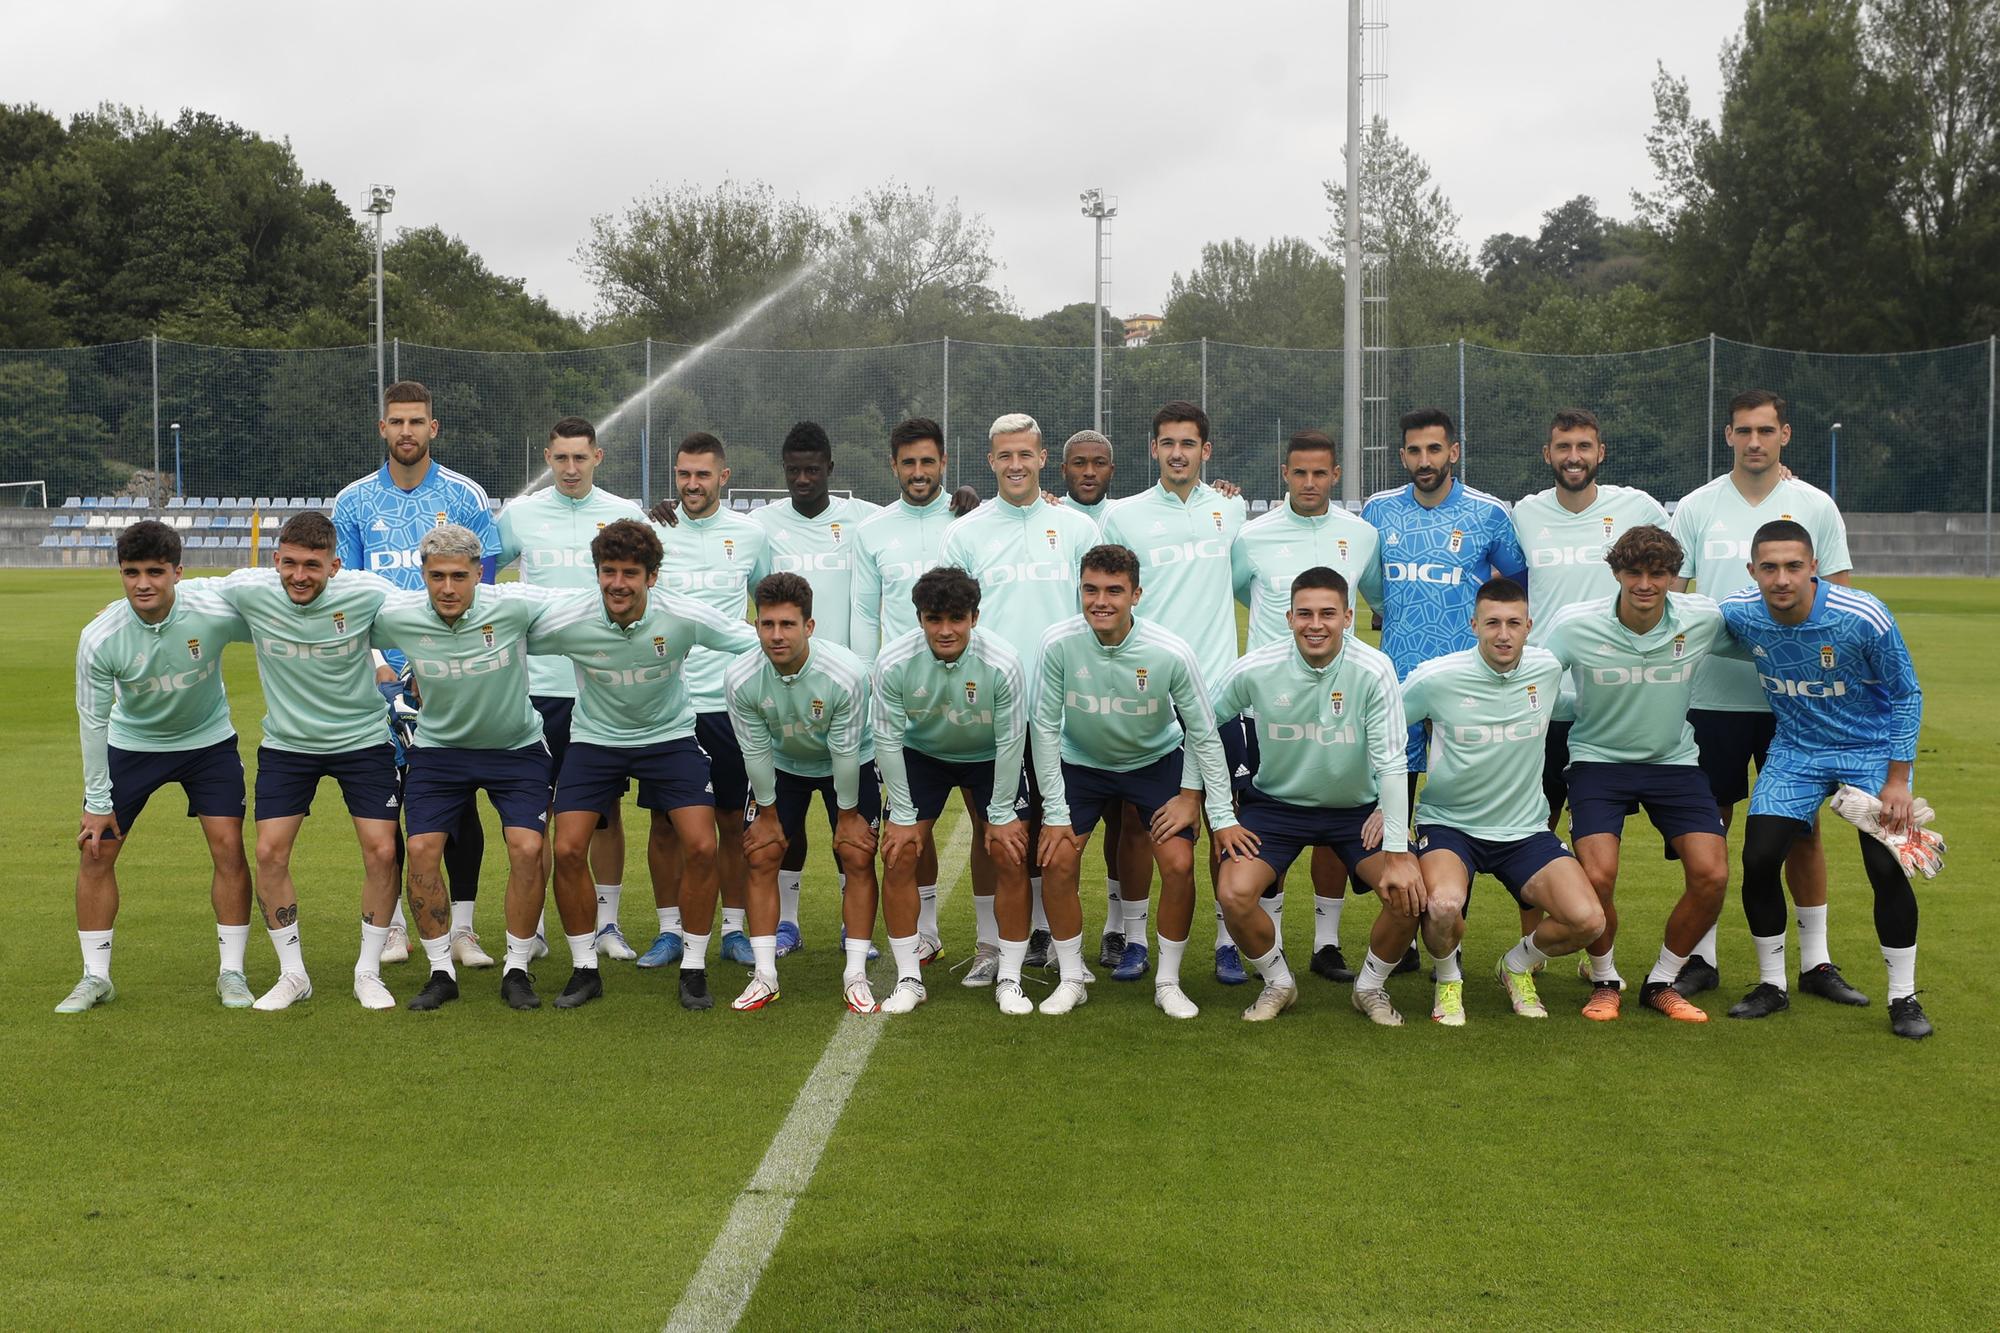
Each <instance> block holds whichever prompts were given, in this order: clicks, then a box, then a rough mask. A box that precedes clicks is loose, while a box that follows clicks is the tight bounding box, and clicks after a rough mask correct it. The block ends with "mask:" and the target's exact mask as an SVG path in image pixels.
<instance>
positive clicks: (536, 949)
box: [528, 926, 549, 963]
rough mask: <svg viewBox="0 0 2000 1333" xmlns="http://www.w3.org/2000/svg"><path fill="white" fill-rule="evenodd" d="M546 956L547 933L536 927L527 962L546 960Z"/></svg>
mask: <svg viewBox="0 0 2000 1333" xmlns="http://www.w3.org/2000/svg"><path fill="white" fill-rule="evenodd" d="M548 956H549V933H548V932H547V931H546V930H543V929H542V928H541V927H540V926H537V927H535V943H534V945H533V946H532V947H531V948H530V949H529V950H528V961H529V962H531V963H532V962H534V961H535V960H536V959H538V958H547V957H548Z"/></svg>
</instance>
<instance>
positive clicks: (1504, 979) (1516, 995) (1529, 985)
mask: <svg viewBox="0 0 2000 1333" xmlns="http://www.w3.org/2000/svg"><path fill="white" fill-rule="evenodd" d="M1493 979H1494V980H1496V981H1498V982H1499V983H1500V988H1501V989H1502V990H1504V991H1506V992H1507V1003H1509V1004H1511V1005H1513V1006H1514V1013H1515V1014H1516V1015H1518V1016H1519V1017H1521V1018H1547V1017H1548V1016H1549V1011H1548V1010H1547V1009H1545V1008H1543V1007H1542V997H1541V996H1539V995H1537V994H1536V993H1535V974H1534V973H1532V972H1509V971H1508V970H1507V959H1506V956H1505V955H1502V956H1501V958H1500V961H1499V962H1497V963H1495V964H1494V965H1493Z"/></svg>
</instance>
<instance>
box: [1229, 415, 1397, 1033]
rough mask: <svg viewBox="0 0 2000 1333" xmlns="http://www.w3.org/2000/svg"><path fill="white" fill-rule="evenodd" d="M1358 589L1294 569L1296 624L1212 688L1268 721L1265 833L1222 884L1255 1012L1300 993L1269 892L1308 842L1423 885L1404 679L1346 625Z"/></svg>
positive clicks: (1283, 1006)
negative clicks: (1251, 978)
mask: <svg viewBox="0 0 2000 1333" xmlns="http://www.w3.org/2000/svg"><path fill="white" fill-rule="evenodd" d="M1295 438H1296V437H1295ZM1293 458H1294V460H1296V458H1297V455H1296V454H1295V455H1293ZM1287 471H1288V473H1289V468H1288V469H1287ZM1250 526H1251V527H1255V526H1256V524H1254V523H1253V524H1251V525H1250ZM1245 531H1246V532H1247V531H1249V529H1248V528H1246V529H1245ZM1347 599H1348V584H1347V579H1346V577H1345V576H1344V575H1343V574H1341V573H1340V572H1339V571H1338V570H1335V569H1331V568H1328V567H1327V566H1324V565H1316V566H1314V567H1312V568H1309V569H1304V570H1301V571H1300V572H1299V573H1297V574H1295V575H1293V576H1292V583H1291V590H1290V600H1291V604H1292V605H1291V609H1290V610H1289V611H1288V612H1286V617H1285V618H1286V623H1287V626H1288V628H1289V630H1290V633H1289V634H1288V635H1287V637H1285V638H1284V639H1279V640H1273V641H1272V642H1269V643H1266V644H1263V645H1262V646H1260V647H1257V648H1253V649H1251V650H1250V651H1249V652H1248V653H1246V654H1245V655H1244V656H1243V657H1241V658H1239V659H1238V660H1237V661H1236V663H1235V664H1234V665H1232V666H1231V667H1230V668H1229V670H1227V671H1225V672H1224V673H1223V675H1222V679H1221V680H1220V681H1219V682H1218V683H1217V684H1216V687H1215V691H1214V694H1213V699H1214V704H1215V715H1216V716H1217V717H1234V716H1237V715H1239V714H1240V715H1242V716H1243V717H1244V718H1246V719H1247V720H1248V721H1249V723H1250V724H1251V725H1252V726H1254V727H1255V728H1256V729H1257V742H1258V748H1259V752H1260V755H1259V762H1258V766H1257V772H1256V776H1255V780H1254V781H1253V782H1252V783H1251V785H1249V786H1248V787H1246V788H1243V789H1241V790H1239V792H1238V795H1237V810H1236V813H1237V817H1238V818H1239V819H1241V820H1242V821H1243V827H1244V828H1246V829H1248V830H1249V831H1250V832H1251V833H1252V834H1254V835H1255V836H1256V839H1257V849H1256V854H1255V855H1254V856H1253V857H1250V858H1246V859H1235V860H1230V861H1227V862H1224V863H1223V867H1222V879H1221V881H1220V882H1219V883H1218V885H1217V886H1216V887H1217V892H1218V894H1219V895H1220V896H1221V899H1222V906H1223V910H1224V911H1225V912H1227V913H1228V915H1229V927H1230V933H1231V934H1232V935H1234V936H1235V938H1236V939H1237V941H1238V942H1239V943H1240V944H1241V945H1242V947H1243V949H1244V951H1245V952H1246V953H1248V954H1249V955H1250V962H1251V965H1252V966H1254V967H1255V968H1256V969H1257V972H1258V974H1259V975H1260V976H1262V977H1263V978H1264V989H1263V992H1262V993H1261V994H1259V995H1258V996H1257V999H1256V1000H1255V1002H1253V1003H1252V1004H1251V1005H1250V1007H1249V1008H1248V1009H1245V1010H1244V1011H1243V1017H1244V1018H1246V1019H1248V1020H1249V1021H1251V1022H1264V1021H1267V1020H1269V1019H1273V1018H1276V1017H1277V1016H1278V1015H1279V1014H1281V1013H1283V1012H1284V1011H1285V1010H1287V1009H1289V1008H1291V1007H1292V1004H1293V1002H1294V1001H1296V1000H1297V999H1298V994H1299V990H1298V984H1297V982H1295V981H1294V980H1293V979H1292V972H1291V968H1290V967H1288V966H1287V965H1286V963H1285V954H1284V948H1283V942H1282V941H1281V939H1280V938H1279V934H1278V931H1277V929H1276V926H1275V923H1274V922H1273V921H1272V920H1271V919H1270V918H1269V917H1268V916H1267V915H1266V914H1265V912H1264V911H1263V910H1262V909H1261V908H1260V906H1259V904H1260V902H1261V901H1262V899H1263V895H1264V894H1265V892H1266V891H1267V890H1269V889H1270V887H1271V886H1272V885H1274V884H1282V883H1283V882H1284V878H1285V871H1286V870H1287V869H1288V868H1289V867H1290V866H1291V863H1292V862H1293V861H1294V860H1296V859H1297V857H1298V854H1299V853H1300V852H1301V851H1303V850H1304V849H1305V848H1307V847H1312V848H1313V849H1314V850H1315V851H1317V850H1318V849H1320V848H1329V849H1331V851H1332V854H1333V855H1334V856H1336V857H1337V858H1338V859H1339V864H1340V865H1341V867H1342V871H1341V873H1342V876H1343V878H1344V877H1345V874H1346V870H1345V867H1347V866H1353V867H1354V873H1355V874H1356V875H1358V876H1360V878H1361V882H1362V883H1364V884H1366V885H1368V886H1369V887H1370V888H1373V889H1378V890H1379V891H1381V892H1382V893H1383V894H1384V896H1385V897H1395V896H1401V897H1404V898H1409V897H1411V896H1414V895H1419V894H1421V892H1422V887H1423V886H1422V880H1421V877H1420V875H1419V872H1418V869H1417V860H1416V857H1415V856H1413V855H1412V854H1411V853H1410V850H1409V836H1408V829H1409V822H1410V806H1409V787H1408V785H1407V784H1406V782H1405V780H1404V771H1405V770H1404V765H1405V764H1406V763H1407V762H1408V761H1407V760H1406V758H1405V756H1404V746H1405V744H1406V743H1407V740H1408V736H1409V728H1408V726H1407V725H1406V724H1405V723H1404V720H1403V697H1402V691H1401V687H1400V686H1399V685H1398V683H1397V680H1396V668H1395V665H1394V664H1393V663H1392V662H1390V661H1389V659H1388V657H1387V656H1386V655H1385V654H1383V653H1381V652H1378V651H1377V650H1376V649H1374V648H1371V647H1369V646H1368V645H1367V644H1366V643H1364V642H1362V641H1361V640H1360V639H1357V638H1353V637H1350V636H1349V635H1348V630H1349V629H1350V628H1351V627H1352V626H1353V624H1354V611H1353V608H1352V607H1350V606H1349V605H1348V600H1347ZM1378 811H1379V819H1378V818H1377V815H1378ZM1375 824H1379V832H1378V831H1377V830H1376V829H1375V828H1372V827H1371V825H1375ZM1315 943H1316V944H1317V942H1315ZM1314 953H1315V956H1317V953H1318V948H1317V947H1316V948H1315V950H1314Z"/></svg>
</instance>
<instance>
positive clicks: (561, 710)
mask: <svg viewBox="0 0 2000 1333" xmlns="http://www.w3.org/2000/svg"><path fill="white" fill-rule="evenodd" d="M542 461H543V462H544V463H546V464H547V465H548V469H549V477H550V480H551V482H552V483H553V484H551V485H549V486H545V487H543V488H542V489H541V490H539V491H536V492H534V493H533V494H531V495H522V496H517V497H515V498H514V499H512V500H509V501H508V502H507V504H506V507H505V508H503V509H502V510H501V511H500V559H499V564H500V566H501V567H502V568H504V567H506V566H507V565H510V564H513V563H514V562H515V561H516V560H519V561H520V562H521V582H523V583H528V584H532V585H534V586H535V587H537V588H593V589H594V588H596V587H597V586H598V575H597V573H596V571H595V570H594V569H593V565H594V563H595V562H594V561H593V560H592V559H591V555H590V543H591V541H592V540H593V539H594V538H595V537H596V536H597V534H598V533H599V532H600V531H602V530H603V528H604V526H605V525H606V524H608V523H615V522H617V521H618V520H619V519H622V518H633V519H638V518H643V517H644V515H643V514H642V513H641V512H640V510H639V506H638V505H636V504H634V503H633V502H632V501H630V500H627V499H626V498H624V497H623V496H620V495H613V494H612V493H611V492H609V491H607V490H605V489H604V488H603V487H601V486H599V485H597V484H596V476H597V469H598V467H599V465H600V464H602V463H603V462H604V450H602V449H600V448H599V447H598V445H597V428H596V427H595V426H593V425H591V424H590V423H589V422H588V421H585V420H584V419H583V418H582V417H564V418H563V419H562V420H560V421H558V422H556V424H555V425H554V426H552V427H551V428H550V429H549V442H548V444H547V446H546V447H544V448H543V450H542ZM576 692H577V683H576V672H575V671H574V670H573V669H572V668H571V666H570V664H569V661H568V660H567V659H565V658H563V657H530V658H529V659H528V697H529V700H530V701H531V702H532V703H533V704H534V705H535V711H536V712H537V713H539V714H541V717H542V734H543V736H545V737H546V738H547V739H548V742H549V776H550V778H551V779H553V778H554V777H555V776H556V775H557V774H559V773H561V772H562V765H563V756H564V755H566V754H567V753H568V752H569V741H570V725H571V715H572V713H573V712H574V710H575V708H576ZM622 806H623V802H622V801H617V802H613V803H612V805H611V808H610V809H609V810H607V811H604V812H602V813H603V816H604V823H603V826H602V827H600V828H599V829H598V830H597V832H596V835H595V836H594V837H593V838H592V840H591V845H590V864H591V865H592V867H593V868H594V869H595V871H596V879H595V881H594V883H595V885H596V889H595V892H596V895H597V951H598V952H599V953H601V954H604V955H605V956H606V957H609V958H617V959H627V960H629V959H633V958H637V957H638V956H639V955H638V954H637V953H636V952H635V951H634V950H633V948H632V946H631V945H630V944H628V943H627V942H626V940H625V934H624V932H623V931H621V930H620V929H619V928H618V900H619V898H620V896H621V894H622V893H623V885H624V879H625V824H624V821H623V820H622V819H621V818H620V817H619V811H620V809H621V808H622ZM543 860H544V861H550V860H551V854H550V853H549V852H547V851H546V850H545V851H544V853H543ZM551 868H552V866H551ZM564 930H565V931H567V930H568V926H567V925H565V926H564Z"/></svg>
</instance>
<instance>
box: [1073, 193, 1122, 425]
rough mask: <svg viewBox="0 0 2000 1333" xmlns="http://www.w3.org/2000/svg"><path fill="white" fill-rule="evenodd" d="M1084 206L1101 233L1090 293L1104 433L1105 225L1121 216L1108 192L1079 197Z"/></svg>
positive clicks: (1095, 388)
mask: <svg viewBox="0 0 2000 1333" xmlns="http://www.w3.org/2000/svg"><path fill="white" fill-rule="evenodd" d="M1077 199H1078V200H1079V201H1080V202H1081V203H1082V204H1083V215H1084V216H1085V217H1087V218H1090V219H1091V220H1092V221H1093V222H1094V223H1095V224H1096V231H1097V250H1096V253H1097V282H1096V284H1095V286H1093V287H1092V288H1091V292H1090V312H1091V313H1090V326H1091V329H1092V331H1093V333H1094V336H1093V337H1092V339H1091V355H1092V358H1093V362H1092V364H1093V366H1094V367H1095V371H1094V374H1093V376H1092V379H1091V396H1090V403H1091V413H1090V425H1091V429H1092V430H1095V431H1096V432H1097V433H1098V434H1100V435H1102V434H1103V433H1104V224H1105V223H1106V222H1108V221H1110V220H1111V219H1112V218H1115V217H1117V216H1118V206H1117V205H1116V204H1109V205H1107V204H1106V203H1105V202H1104V191H1103V190H1101V189H1099V188H1098V187H1096V186H1094V185H1093V186H1092V187H1091V188H1089V189H1088V190H1085V191H1084V192H1083V193H1082V194H1079V195H1078V196H1077Z"/></svg>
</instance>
